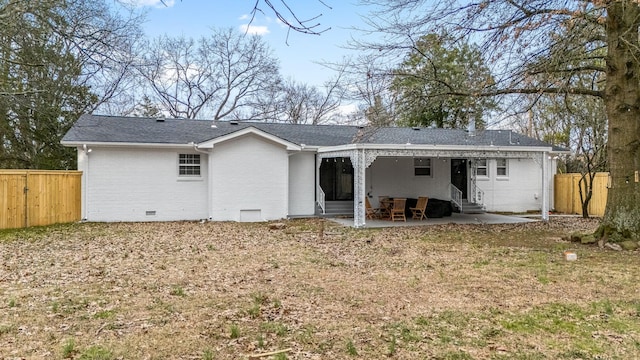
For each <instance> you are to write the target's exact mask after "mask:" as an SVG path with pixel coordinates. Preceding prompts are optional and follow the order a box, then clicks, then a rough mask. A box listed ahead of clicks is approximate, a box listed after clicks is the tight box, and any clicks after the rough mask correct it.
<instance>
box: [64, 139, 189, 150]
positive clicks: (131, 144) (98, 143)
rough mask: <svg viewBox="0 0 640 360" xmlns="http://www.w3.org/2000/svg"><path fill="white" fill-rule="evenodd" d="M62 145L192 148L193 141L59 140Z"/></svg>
mask: <svg viewBox="0 0 640 360" xmlns="http://www.w3.org/2000/svg"><path fill="white" fill-rule="evenodd" d="M60 143H61V144H62V145H63V146H67V147H77V146H83V145H87V146H99V147H134V148H149V147H151V148H193V143H186V144H179V143H139V142H117V141H113V142H110V141H77V140H73V141H65V140H63V141H61V142H60Z"/></svg>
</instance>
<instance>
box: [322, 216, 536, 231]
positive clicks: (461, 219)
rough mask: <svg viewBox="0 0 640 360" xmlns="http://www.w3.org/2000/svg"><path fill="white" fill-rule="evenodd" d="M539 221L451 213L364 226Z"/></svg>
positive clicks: (348, 223)
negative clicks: (449, 214) (443, 215)
mask: <svg viewBox="0 0 640 360" xmlns="http://www.w3.org/2000/svg"><path fill="white" fill-rule="evenodd" d="M327 219H328V220H331V221H334V222H337V223H339V224H341V225H344V226H353V218H327ZM534 221H540V219H539V218H537V219H536V218H531V217H520V216H510V215H499V214H489V213H484V214H458V213H453V214H452V215H451V216H445V217H442V218H428V219H425V220H413V219H407V221H406V222H404V221H390V220H377V219H376V220H369V219H367V221H366V223H365V225H364V228H383V227H398V226H429V225H440V224H516V223H525V222H534Z"/></svg>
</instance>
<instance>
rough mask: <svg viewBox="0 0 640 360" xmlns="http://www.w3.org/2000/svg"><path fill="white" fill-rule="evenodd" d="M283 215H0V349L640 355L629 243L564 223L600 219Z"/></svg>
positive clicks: (37, 353)
mask: <svg viewBox="0 0 640 360" xmlns="http://www.w3.org/2000/svg"><path fill="white" fill-rule="evenodd" d="M285 224H286V226H285V227H284V228H283V229H277V230H272V229H270V227H269V225H270V224H268V223H256V224H246V223H244V224H239V223H198V222H176V223H114V224H96V223H83V224H71V225H60V226H53V227H45V228H34V229H27V230H8V231H2V232H0V256H1V263H0V359H63V358H70V359H250V358H260V359H384V358H392V359H596V358H597V359H633V358H640V286H639V285H638V284H639V282H638V281H639V280H640V279H639V277H640V272H639V271H638V270H639V267H640V261H639V257H638V255H639V253H638V252H615V251H611V250H604V249H600V248H598V247H597V246H586V245H581V244H576V243H570V242H568V241H566V240H564V239H563V238H562V237H563V236H564V235H567V234H569V233H570V232H572V231H592V230H594V229H595V228H596V227H597V220H583V219H580V218H553V219H552V220H551V221H550V222H549V223H541V222H536V223H527V224H512V225H438V226H427V227H408V228H387V229H370V230H357V229H352V228H347V227H341V226H339V225H337V224H334V223H332V222H330V221H326V220H325V221H322V220H318V219H313V220H292V221H287V222H285ZM321 228H323V229H324V231H322V235H321V231H320V230H321ZM565 250H572V251H574V252H575V253H576V254H577V260H576V261H567V260H565V258H564V255H563V252H564V251H565Z"/></svg>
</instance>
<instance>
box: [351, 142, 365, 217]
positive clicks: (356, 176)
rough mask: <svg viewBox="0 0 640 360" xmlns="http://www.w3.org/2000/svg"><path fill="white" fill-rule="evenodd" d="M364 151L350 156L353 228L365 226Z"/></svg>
mask: <svg viewBox="0 0 640 360" xmlns="http://www.w3.org/2000/svg"><path fill="white" fill-rule="evenodd" d="M364 151H365V150H364V149H356V150H354V153H353V155H352V156H351V164H352V165H353V192H354V194H353V226H354V227H357V228H358V227H362V226H364V225H365V218H366V217H365V202H364V197H365V196H367V191H366V186H365V170H366V164H365V157H364Z"/></svg>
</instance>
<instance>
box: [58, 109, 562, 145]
mask: <svg viewBox="0 0 640 360" xmlns="http://www.w3.org/2000/svg"><path fill="white" fill-rule="evenodd" d="M212 125H215V126H212ZM248 127H253V128H256V129H258V130H261V131H263V132H265V133H268V134H271V135H273V136H277V137H279V138H281V139H283V140H286V141H289V142H291V143H294V144H298V145H302V144H305V145H307V146H340V145H348V144H381V145H405V144H415V145H422V144H425V145H453V146H455V145H460V146H470V145H471V146H474V145H475V146H488V145H494V146H500V147H508V146H517V147H552V145H550V144H548V143H545V142H542V141H539V140H536V139H533V138H530V137H527V136H524V135H520V134H516V133H513V132H511V131H509V130H480V131H477V132H476V133H475V135H473V136H472V135H471V134H469V133H468V132H467V131H465V130H459V129H433V128H406V127H381V128H376V127H362V126H347V125H301V124H284V123H264V122H229V121H223V122H222V121H220V122H212V121H206V120H187V119H157V118H142V117H121V116H100V115H88V114H86V115H82V116H81V117H80V119H78V121H77V122H76V123H75V124H74V125H73V127H72V128H71V129H70V130H69V131H68V132H67V134H66V135H65V136H64V138H63V139H62V143H63V144H67V145H73V144H78V143H114V144H117V143H127V144H132V143H137V144H150V145H151V144H167V145H171V144H189V143H196V144H197V143H202V142H205V141H209V140H213V139H216V138H218V137H221V136H225V135H229V134H232V133H234V132H236V131H239V130H242V129H245V128H248ZM553 149H554V151H566V150H565V149H562V148H558V147H553Z"/></svg>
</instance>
